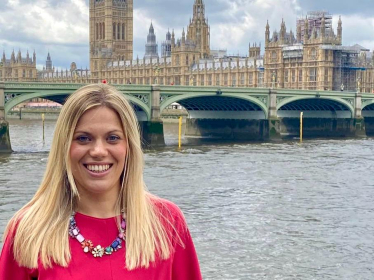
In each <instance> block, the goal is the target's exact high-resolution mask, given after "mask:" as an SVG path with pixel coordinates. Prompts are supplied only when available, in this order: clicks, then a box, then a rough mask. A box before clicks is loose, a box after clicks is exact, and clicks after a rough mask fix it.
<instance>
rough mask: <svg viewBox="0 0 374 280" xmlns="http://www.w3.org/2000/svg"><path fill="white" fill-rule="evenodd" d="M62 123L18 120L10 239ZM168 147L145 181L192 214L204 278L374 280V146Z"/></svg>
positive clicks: (9, 197)
mask: <svg viewBox="0 0 374 280" xmlns="http://www.w3.org/2000/svg"><path fill="white" fill-rule="evenodd" d="M54 124H55V123H54V122H53V121H48V122H46V128H45V133H46V139H45V143H43V141H42V127H41V121H35V120H34V121H18V120H11V121H10V133H11V141H12V148H13V150H14V151H15V153H13V154H11V155H7V156H5V155H2V156H0V234H1V235H2V233H3V231H4V227H5V225H6V222H7V221H8V219H9V218H10V217H11V216H12V214H13V213H14V212H15V211H16V210H17V209H19V208H20V207H21V206H22V205H23V204H24V203H26V202H27V201H28V200H29V199H30V198H31V197H32V195H33V193H34V192H35V190H36V189H37V187H38V184H39V183H40V181H41V178H42V176H43V172H44V168H45V165H46V159H47V157H48V151H49V147H50V143H51V138H52V134H53V129H54ZM166 136H167V137H166V142H167V144H168V145H167V146H166V147H165V148H163V149H159V150H151V151H146V153H145V162H146V168H145V180H146V183H147V185H148V188H149V189H150V190H151V191H152V192H153V193H155V194H157V195H159V196H161V197H164V198H166V199H169V200H171V201H173V202H175V203H176V204H177V205H179V206H180V208H181V209H182V211H183V212H184V213H185V216H186V219H187V222H188V224H189V227H190V231H191V234H192V236H193V239H194V242H195V245H196V250H197V253H198V256H199V260H200V263H201V270H202V274H203V278H204V279H211V280H213V279H223V280H225V279H243V280H244V279H270V280H272V279H307V280H309V279H310V280H312V279H334V280H342V279H347V280H348V279H349V280H353V279H354V280H364V279H365V280H366V279H367V280H369V279H374V203H373V200H374V175H373V174H374V152H373V151H374V140H373V139H370V138H368V139H343V140H307V141H305V142H304V143H303V144H302V145H300V144H299V143H298V142H296V141H288V142H278V143H251V144H216V145H214V144H210V145H200V146H184V147H183V148H182V149H181V150H180V151H178V150H177V148H176V146H175V144H176V137H175V126H171V125H168V126H166Z"/></svg>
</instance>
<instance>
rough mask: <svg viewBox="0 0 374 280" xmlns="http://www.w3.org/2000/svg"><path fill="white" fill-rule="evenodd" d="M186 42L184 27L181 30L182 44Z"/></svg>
mask: <svg viewBox="0 0 374 280" xmlns="http://www.w3.org/2000/svg"><path fill="white" fill-rule="evenodd" d="M184 43H186V32H184V27H183V31H182V44H184Z"/></svg>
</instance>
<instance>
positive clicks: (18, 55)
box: [17, 50, 22, 63]
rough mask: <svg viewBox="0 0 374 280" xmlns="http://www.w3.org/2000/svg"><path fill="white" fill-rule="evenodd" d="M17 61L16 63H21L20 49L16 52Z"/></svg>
mask: <svg viewBox="0 0 374 280" xmlns="http://www.w3.org/2000/svg"><path fill="white" fill-rule="evenodd" d="M17 62H18V63H21V62H22V55H21V50H18V54H17Z"/></svg>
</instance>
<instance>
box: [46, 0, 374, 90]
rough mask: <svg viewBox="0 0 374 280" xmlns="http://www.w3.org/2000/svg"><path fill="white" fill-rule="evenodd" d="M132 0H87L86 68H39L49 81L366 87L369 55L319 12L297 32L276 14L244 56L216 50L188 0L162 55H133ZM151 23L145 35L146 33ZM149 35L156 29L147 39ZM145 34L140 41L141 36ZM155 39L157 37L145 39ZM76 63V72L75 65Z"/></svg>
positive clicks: (198, 2)
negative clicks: (185, 20)
mask: <svg viewBox="0 0 374 280" xmlns="http://www.w3.org/2000/svg"><path fill="white" fill-rule="evenodd" d="M132 30H133V1H132V0H126V1H125V0H90V67H91V68H90V70H80V72H79V71H78V72H77V71H75V72H71V71H70V72H69V71H66V73H65V72H64V73H63V71H60V72H58V71H56V72H54V71H53V72H52V73H49V74H48V75H42V76H41V80H42V81H46V82H47V81H49V82H52V81H53V82H69V83H70V82H77V83H81V82H91V83H98V82H101V81H103V80H106V81H107V82H108V83H112V84H126V83H131V84H154V83H158V84H161V85H196V86H237V87H268V88H271V87H273V88H291V89H308V90H341V89H343V90H350V91H355V90H360V91H363V92H373V90H374V82H373V80H374V78H373V77H374V70H373V58H370V57H367V56H368V54H370V55H371V53H370V52H368V50H363V49H362V48H361V49H360V48H354V47H345V46H343V45H342V33H343V29H342V21H341V20H339V23H338V28H337V34H336V35H335V32H334V30H333V28H332V25H331V16H329V15H328V14H326V13H315V14H308V16H307V17H306V19H305V20H299V21H298V24H297V31H296V36H295V35H294V34H293V33H292V31H291V32H287V29H286V24H285V22H284V21H283V20H282V23H281V29H280V31H279V32H274V33H273V35H272V37H270V26H269V24H267V25H266V29H265V54H264V56H263V57H262V56H261V54H260V51H261V46H259V45H257V44H252V45H249V49H248V56H246V57H240V56H235V57H233V56H231V57H228V56H223V57H215V56H214V51H212V50H211V49H210V27H209V25H208V21H207V19H206V18H205V5H204V3H203V1H202V0H195V3H194V5H193V18H192V19H191V20H190V23H189V26H188V28H187V33H186V32H185V31H184V30H183V32H182V36H181V38H180V39H176V38H175V34H174V31H173V32H172V33H171V34H170V32H168V33H167V34H166V41H165V42H164V43H163V44H162V52H161V57H158V56H153V55H151V56H150V55H146V56H144V57H143V58H136V59H133V58H132V57H133V49H132V48H133V34H132V32H133V31H132ZM153 32H154V30H153V26H152V28H150V35H152V38H153V36H155V35H154V34H151V33H153ZM153 41H156V39H155V37H154V40H152V42H153ZM152 42H147V43H148V44H150V43H152ZM152 47H156V48H157V45H156V44H152ZM82 71H83V72H82Z"/></svg>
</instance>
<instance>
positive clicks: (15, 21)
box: [0, 0, 374, 68]
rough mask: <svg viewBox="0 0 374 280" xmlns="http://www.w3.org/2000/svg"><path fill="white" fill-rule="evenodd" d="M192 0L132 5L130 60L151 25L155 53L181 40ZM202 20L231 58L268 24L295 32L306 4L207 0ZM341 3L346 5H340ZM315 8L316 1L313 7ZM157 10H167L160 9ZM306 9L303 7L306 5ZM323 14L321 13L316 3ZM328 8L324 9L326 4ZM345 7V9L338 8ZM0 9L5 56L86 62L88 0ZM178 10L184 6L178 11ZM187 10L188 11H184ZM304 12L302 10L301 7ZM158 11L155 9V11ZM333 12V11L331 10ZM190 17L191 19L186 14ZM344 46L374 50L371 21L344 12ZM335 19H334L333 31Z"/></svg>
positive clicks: (20, 1)
mask: <svg viewBox="0 0 374 280" xmlns="http://www.w3.org/2000/svg"><path fill="white" fill-rule="evenodd" d="M1 1H2V2H3V1H4V0H1ZM193 2H194V1H193V0H180V1H179V2H178V4H175V2H171V1H169V0H159V2H157V3H158V6H157V7H152V6H151V5H149V4H147V3H148V2H147V1H145V0H135V1H134V57H136V56H137V55H139V57H143V55H144V51H145V49H144V44H145V42H146V38H147V34H148V29H149V25H150V23H151V20H152V22H153V25H154V27H155V32H156V35H157V41H158V44H159V50H160V49H161V43H162V41H163V40H164V39H165V34H166V32H167V30H168V28H169V27H170V31H172V28H174V29H175V36H176V38H180V37H181V33H182V28H183V27H184V28H186V26H187V24H188V18H189V17H190V16H192V6H193ZM204 2H205V5H206V16H207V17H208V18H209V24H210V26H211V47H212V48H221V49H227V50H228V52H229V53H231V54H236V53H238V52H239V53H240V54H243V55H246V54H247V52H248V43H249V42H251V43H254V42H257V43H259V42H263V41H264V33H265V25H266V21H267V20H269V24H270V29H271V30H270V31H271V32H273V31H274V30H279V28H280V24H281V21H282V18H284V20H285V22H286V26H287V30H288V31H289V30H290V29H292V30H293V31H295V29H296V19H297V17H298V16H300V15H301V14H302V13H303V12H304V14H306V12H307V11H303V9H305V7H306V4H308V3H309V4H308V5H309V7H310V3H312V2H310V1H309V0H205V1H204ZM342 2H344V0H342ZM313 3H314V2H313ZM160 5H163V6H165V7H164V8H162V9H161V8H160ZM308 5H307V6H308ZM319 5H320V6H321V9H324V5H323V3H322V1H320V4H319ZM326 5H327V4H326ZM342 5H343V4H342ZM3 7H4V8H3V9H0V25H1V28H0V48H1V47H2V48H3V49H4V50H5V51H6V53H7V56H8V57H9V56H10V52H11V51H12V49H15V50H16V51H18V49H19V48H20V49H21V50H22V53H23V55H25V53H26V50H27V49H28V50H29V51H30V52H32V51H33V50H34V49H36V52H37V58H38V64H42V63H44V61H43V60H45V58H46V55H47V52H48V51H50V52H51V55H52V59H53V62H54V64H55V66H56V67H67V68H69V67H70V63H71V61H75V62H76V63H77V64H78V67H80V66H82V67H86V66H88V65H89V63H88V57H89V54H88V36H89V26H88V24H89V7H88V3H87V1H86V0H63V1H56V0H34V1H29V0H5V4H4V6H3ZM180 7H184V8H183V11H181V8H180ZM186 7H190V8H189V10H188V12H186V11H187V8H186ZM302 7H304V8H302ZM156 8H157V9H156ZM155 9H156V10H157V11H158V12H155ZM330 12H332V13H334V11H330ZM188 14H189V15H188ZM342 19H343V43H344V44H345V45H353V44H355V43H358V44H361V45H363V46H365V47H367V48H370V49H373V48H374V17H363V16H362V15H359V14H353V12H350V11H346V12H345V13H342ZM336 24H337V17H334V27H335V28H336Z"/></svg>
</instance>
